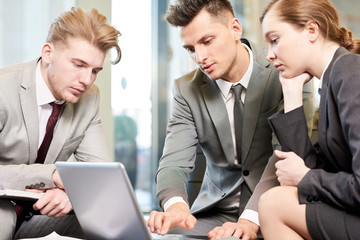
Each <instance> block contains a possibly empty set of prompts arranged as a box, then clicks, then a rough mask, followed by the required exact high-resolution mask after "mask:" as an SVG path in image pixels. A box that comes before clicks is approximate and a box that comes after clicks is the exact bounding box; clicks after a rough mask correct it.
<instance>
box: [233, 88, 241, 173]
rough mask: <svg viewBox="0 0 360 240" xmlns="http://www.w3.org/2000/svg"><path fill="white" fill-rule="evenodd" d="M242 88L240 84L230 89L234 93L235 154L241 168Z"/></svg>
mask: <svg viewBox="0 0 360 240" xmlns="http://www.w3.org/2000/svg"><path fill="white" fill-rule="evenodd" d="M243 89H244V87H243V86H242V85H241V84H237V85H235V86H232V87H231V90H232V91H233V93H234V97H235V99H234V126H235V140H236V143H235V145H236V153H237V159H238V164H239V165H240V166H241V163H242V162H241V137H242V128H243V109H244V104H243V102H242V101H241V92H242V90H243Z"/></svg>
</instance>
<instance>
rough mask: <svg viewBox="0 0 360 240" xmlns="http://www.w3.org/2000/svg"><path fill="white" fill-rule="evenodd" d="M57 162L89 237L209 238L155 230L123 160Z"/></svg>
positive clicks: (80, 221) (127, 239)
mask: <svg viewBox="0 0 360 240" xmlns="http://www.w3.org/2000/svg"><path fill="white" fill-rule="evenodd" d="M55 166H56V169H57V170H58V172H59V175H60V177H61V180H62V182H63V184H64V187H65V190H66V192H67V194H68V196H69V199H70V202H71V204H72V206H73V209H74V212H75V214H76V216H77V218H78V221H79V223H80V225H81V227H82V229H83V231H84V233H85V235H86V237H87V238H89V239H126V240H132V239H134V240H152V239H164V240H165V239H172V240H177V239H179V240H180V239H181V240H183V239H208V238H207V237H206V236H182V235H170V234H168V235H166V236H158V235H156V234H152V233H151V232H150V231H149V229H148V227H147V224H146V222H145V219H144V216H143V214H142V211H141V210H140V207H139V205H138V202H137V200H136V197H135V194H134V191H133V189H132V186H131V183H130V180H129V178H128V176H127V173H126V170H125V168H124V165H123V164H122V163H120V162H102V163H100V162H96V163H94V162H56V163H55Z"/></svg>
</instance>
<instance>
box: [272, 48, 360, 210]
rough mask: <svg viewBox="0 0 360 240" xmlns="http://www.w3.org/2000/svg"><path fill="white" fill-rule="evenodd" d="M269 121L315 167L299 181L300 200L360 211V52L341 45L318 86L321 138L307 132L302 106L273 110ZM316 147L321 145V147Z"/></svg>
mask: <svg viewBox="0 0 360 240" xmlns="http://www.w3.org/2000/svg"><path fill="white" fill-rule="evenodd" d="M270 123H271V125H272V127H273V129H274V131H275V133H276V135H277V137H278V139H279V141H280V144H281V145H282V147H283V149H284V150H285V151H293V152H295V153H296V154H298V155H299V156H300V157H302V158H303V159H304V160H305V164H306V165H307V166H308V167H311V168H314V167H315V165H318V164H319V161H320V160H321V159H322V160H324V165H322V166H321V168H318V169H312V170H310V171H309V172H308V173H307V174H306V175H305V176H304V178H303V179H302V181H301V182H300V183H299V185H298V192H299V201H300V203H307V204H308V203H318V202H321V201H323V202H326V203H328V204H331V205H333V206H335V207H339V208H341V209H345V210H350V211H351V212H356V214H358V215H359V214H360V56H359V55H355V54H351V53H350V52H348V51H347V50H346V49H345V48H343V47H340V48H339V49H338V50H337V51H336V52H335V55H334V57H333V59H332V61H331V63H330V64H329V67H328V68H327V70H326V72H325V74H324V77H323V84H322V87H321V99H320V108H319V144H320V149H315V148H313V146H312V145H311V143H310V139H309V138H308V137H307V129H306V122H305V120H304V113H303V108H302V107H301V108H298V109H295V110H293V111H291V112H289V113H286V114H276V115H274V116H273V117H271V118H270ZM319 150H320V151H319Z"/></svg>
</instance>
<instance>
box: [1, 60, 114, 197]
mask: <svg viewBox="0 0 360 240" xmlns="http://www.w3.org/2000/svg"><path fill="white" fill-rule="evenodd" d="M38 60H39V59H36V60H34V61H32V62H29V63H24V64H18V65H13V66H9V67H6V68H3V69H1V70H0V86H1V87H0V188H11V189H19V190H24V189H25V187H26V186H27V185H30V184H37V183H38V184H39V183H41V182H42V183H44V184H45V186H44V187H43V188H51V187H54V183H53V182H52V180H51V176H52V172H53V171H54V169H55V167H54V162H56V161H67V160H68V159H69V157H70V156H71V155H72V154H74V156H75V158H76V159H77V160H78V161H109V160H110V158H109V155H108V149H107V146H106V142H105V137H104V134H103V128H102V123H101V120H100V116H99V90H98V88H97V87H96V86H94V85H93V86H92V87H91V88H90V89H89V90H88V91H87V92H86V93H85V94H84V95H83V96H82V97H81V99H80V100H79V101H78V102H77V103H75V104H71V103H67V104H66V105H65V107H64V109H63V111H62V113H61V115H60V117H59V120H58V125H57V127H56V129H55V132H54V137H53V140H52V142H51V145H50V147H49V151H48V154H47V156H46V159H45V162H44V164H34V163H35V160H36V157H37V150H38V142H39V120H38V109H37V100H36V87H35V68H36V63H37V62H38Z"/></svg>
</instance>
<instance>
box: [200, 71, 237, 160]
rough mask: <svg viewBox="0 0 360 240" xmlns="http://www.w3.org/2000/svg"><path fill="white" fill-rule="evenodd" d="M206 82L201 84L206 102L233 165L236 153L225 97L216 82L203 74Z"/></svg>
mask: <svg viewBox="0 0 360 240" xmlns="http://www.w3.org/2000/svg"><path fill="white" fill-rule="evenodd" d="M203 80H204V82H205V83H204V84H203V85H202V86H201V91H202V94H203V98H204V102H205V105H206V107H207V110H208V112H209V115H210V118H211V119H212V121H213V123H214V126H215V128H216V132H217V135H218V137H219V139H220V143H221V146H222V148H223V150H224V154H225V156H226V159H227V161H228V162H229V164H231V165H233V164H234V160H235V154H234V149H233V141H232V137H231V128H230V122H229V117H228V114H227V111H226V106H225V103H224V99H223V98H222V96H221V92H220V90H219V87H218V86H217V84H216V82H215V81H213V80H210V79H208V78H207V77H206V76H205V75H203Z"/></svg>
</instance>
